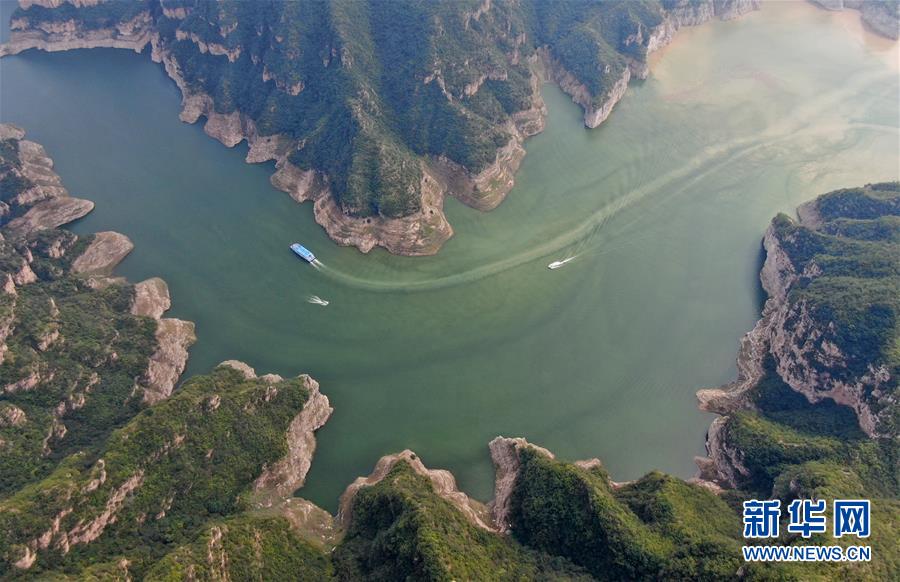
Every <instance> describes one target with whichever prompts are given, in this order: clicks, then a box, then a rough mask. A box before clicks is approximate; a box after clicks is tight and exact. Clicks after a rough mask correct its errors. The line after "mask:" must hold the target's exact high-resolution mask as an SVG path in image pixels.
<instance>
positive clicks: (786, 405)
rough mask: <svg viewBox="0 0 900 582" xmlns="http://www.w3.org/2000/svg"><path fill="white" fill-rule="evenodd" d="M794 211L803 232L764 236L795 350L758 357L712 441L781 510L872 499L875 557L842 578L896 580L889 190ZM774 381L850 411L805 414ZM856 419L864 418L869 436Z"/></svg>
mask: <svg viewBox="0 0 900 582" xmlns="http://www.w3.org/2000/svg"><path fill="white" fill-rule="evenodd" d="M806 208H807V210H806V212H804V213H802V214H803V215H804V218H805V221H804V222H802V223H798V222H795V221H793V220H791V219H790V218H788V217H787V216H784V215H781V216H778V217H776V218H775V220H774V221H773V228H772V234H773V236H774V239H775V240H776V241H777V244H778V247H779V248H780V249H781V250H782V251H783V252H784V253H785V254H786V257H787V259H788V260H789V262H790V268H791V269H792V270H793V272H795V273H796V275H797V276H796V278H795V279H793V280H792V282H791V283H790V286H789V289H788V293H787V297H786V299H785V301H786V305H785V307H784V310H785V313H786V314H787V316H786V317H785V320H784V324H783V327H782V328H779V333H780V334H781V336H782V337H792V334H794V333H796V334H797V335H796V343H791V344H790V345H789V348H788V349H781V348H780V347H776V348H773V349H772V350H770V354H769V355H768V356H767V357H766V360H765V362H764V370H765V374H764V375H763V377H762V379H761V380H760V381H759V382H758V383H757V384H756V386H755V387H754V388H753V389H752V390H751V391H750V393H749V401H748V403H747V406H746V407H744V408H742V409H739V410H736V411H734V412H733V413H731V414H729V415H728V416H727V417H726V423H725V425H724V428H723V432H722V439H723V442H724V446H725V447H726V448H727V449H728V450H730V451H732V452H733V453H734V454H735V458H736V459H738V462H739V463H740V465H741V466H742V468H743V470H744V472H741V471H738V472H737V473H736V475H737V476H738V478H739V480H738V483H737V485H738V486H739V487H740V488H741V489H742V490H745V491H746V492H747V493H746V494H747V495H753V496H756V497H760V496H766V497H768V496H772V495H774V496H776V497H778V498H781V499H782V501H783V503H782V505H783V506H784V505H785V504H786V503H787V502H789V501H790V500H792V499H795V498H797V497H807V498H826V499H833V498H835V497H837V498H849V499H859V498H863V499H872V507H873V509H872V511H873V515H872V523H873V528H875V529H874V530H873V534H872V537H871V538H870V539H869V540H868V541H869V542H870V543H871V544H872V546H873V555H874V556H875V558H873V561H872V562H871V563H870V564H868V565H866V566H865V567H864V566H859V567H858V568H856V569H855V570H853V569H848V570H846V571H845V572H844V573H845V574H850V575H853V576H855V577H867V576H868V577H872V578H875V579H892V578H896V576H897V574H898V572H900V552H898V548H897V545H896V543H895V540H896V539H898V537H900V524H898V523H897V520H896V516H897V514H898V511H900V446H898V439H900V431H898V426H900V423H898V418H900V413H898V410H900V404H898V401H897V394H898V374H900V368H898V363H900V358H898V356H900V277H898V275H900V244H898V243H900V184H898V183H896V182H894V183H887V184H873V185H868V186H866V187H862V188H851V189H845V190H838V191H835V192H831V193H829V194H825V195H823V196H820V197H819V198H818V199H817V200H815V201H814V202H812V203H811V204H809V205H807V207H806ZM796 330H799V331H796ZM776 358H777V361H776ZM786 374H790V377H789V378H790V379H791V380H792V381H793V382H795V383H803V384H804V385H806V384H808V387H806V388H805V392H809V393H810V394H812V395H815V394H816V393H819V392H823V393H825V392H828V391H829V390H833V389H835V387H837V389H838V390H840V391H842V393H843V394H844V396H840V395H839V396H838V397H842V398H845V399H846V400H847V401H853V402H855V406H856V407H858V410H854V409H853V408H850V407H848V406H841V405H839V404H837V403H836V402H835V401H834V400H832V399H831V398H825V399H823V400H821V401H819V402H817V403H815V404H811V403H810V401H809V400H808V398H807V396H805V395H804V394H800V393H798V392H796V391H795V390H794V389H793V388H792V387H791V386H790V385H789V384H788V382H787V380H786V378H787V376H786ZM858 416H859V417H865V418H872V419H874V420H873V422H872V427H871V429H870V430H873V431H875V433H876V434H875V436H876V438H871V436H870V435H867V434H866V433H865V432H864V431H863V430H862V428H861V426H860V423H859V421H858ZM816 539H820V540H825V541H824V542H823V543H831V541H830V538H825V537H822V538H816ZM835 569H836V570H839V568H837V567H835ZM854 572H855V573H854ZM835 575H838V574H837V573H835Z"/></svg>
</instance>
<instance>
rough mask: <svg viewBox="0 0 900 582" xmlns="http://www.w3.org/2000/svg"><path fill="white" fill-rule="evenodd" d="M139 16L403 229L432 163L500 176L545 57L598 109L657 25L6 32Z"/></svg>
mask: <svg viewBox="0 0 900 582" xmlns="http://www.w3.org/2000/svg"><path fill="white" fill-rule="evenodd" d="M707 3H709V2H707ZM144 15H146V16H147V18H148V19H149V20H150V21H151V22H152V27H153V30H155V31H157V32H158V34H159V39H160V44H161V46H162V48H163V50H164V51H165V52H166V53H168V54H169V55H171V57H172V58H173V59H174V61H175V62H176V63H177V64H178V68H179V70H180V73H181V75H182V76H183V77H184V80H185V82H186V84H187V87H188V89H189V91H191V92H192V93H202V94H207V95H210V96H211V97H212V98H213V101H214V106H215V110H216V111H217V112H219V113H231V112H233V111H240V112H241V113H243V114H244V115H245V116H246V118H249V119H251V120H253V122H254V123H255V126H256V128H257V129H258V131H259V133H260V134H262V135H270V134H281V135H284V136H288V137H289V138H291V143H292V147H291V148H290V150H289V152H288V159H289V160H290V161H291V162H292V163H293V164H295V165H297V166H299V167H300V168H303V169H315V170H317V171H320V172H322V173H323V174H324V175H327V177H328V179H329V181H330V187H331V191H332V194H333V195H334V196H335V198H336V200H337V202H338V203H339V205H340V207H341V208H342V209H343V210H344V212H346V213H348V214H350V215H353V216H373V215H381V216H385V217H399V216H406V215H409V214H411V213H414V212H415V211H417V210H418V209H419V208H420V196H421V193H420V183H421V180H422V175H423V174H422V165H421V164H422V161H423V160H424V159H428V158H443V159H447V160H452V161H453V162H455V163H456V164H458V165H460V166H462V167H464V168H465V169H466V170H468V171H469V172H470V173H472V174H477V173H478V172H480V171H481V170H483V169H484V168H485V167H487V166H488V165H490V164H492V163H493V162H494V161H495V158H496V155H497V149H498V148H500V147H501V146H504V145H505V144H506V143H507V142H509V141H510V139H511V138H512V137H513V132H515V130H514V129H513V128H512V127H511V116H512V115H513V114H514V113H516V112H518V111H522V110H525V109H528V108H530V107H531V106H532V84H531V77H532V71H531V67H530V65H529V61H528V57H529V56H530V55H531V54H533V52H534V50H535V49H536V48H537V47H540V46H547V47H549V50H550V51H551V52H552V54H553V55H554V56H555V57H556V58H557V59H558V60H559V62H561V63H562V64H563V66H564V67H565V68H566V69H568V70H569V71H571V72H572V73H573V74H574V75H575V77H576V78H577V79H579V80H580V82H582V83H583V84H584V85H585V87H586V90H587V92H588V93H589V94H590V99H591V100H592V102H593V105H595V106H596V105H599V104H601V103H602V102H604V101H605V100H606V99H607V98H608V92H609V90H610V88H611V87H612V85H613V84H614V83H615V82H616V81H617V80H619V79H620V77H622V73H623V72H624V71H625V69H626V68H627V67H629V66H630V65H631V64H634V63H638V64H641V63H643V62H644V61H645V58H646V50H647V43H648V39H649V36H650V32H651V30H652V29H654V28H655V27H657V26H658V25H659V24H660V23H661V22H662V20H663V17H664V10H663V8H662V6H661V5H660V3H659V2H658V1H656V0H614V1H604V2H596V1H594V0H576V1H574V2H533V1H531V0H526V1H524V2H513V1H508V0H497V1H493V2H487V1H483V0H463V1H459V2H427V1H420V0H390V1H387V2H358V1H355V0H349V1H348V0H334V1H331V2H319V1H317V0H302V1H296V2H280V1H275V0H264V1H257V2H241V1H237V0H225V1H218V2H213V1H210V0H139V1H135V2H104V3H100V4H98V5H93V6H84V7H76V6H74V5H72V4H69V3H63V4H61V5H60V6H58V7H54V8H45V7H43V6H39V5H34V6H30V7H29V8H28V9H19V10H18V11H16V13H15V14H14V16H13V21H14V22H15V23H17V27H19V28H29V27H30V28H35V27H39V26H40V25H41V23H62V22H69V21H71V22H74V23H75V24H76V25H77V26H79V27H80V28H82V29H85V30H94V29H102V28H110V27H112V26H114V25H116V24H120V23H127V22H131V21H135V22H139V21H140V19H141V18H143V17H144Z"/></svg>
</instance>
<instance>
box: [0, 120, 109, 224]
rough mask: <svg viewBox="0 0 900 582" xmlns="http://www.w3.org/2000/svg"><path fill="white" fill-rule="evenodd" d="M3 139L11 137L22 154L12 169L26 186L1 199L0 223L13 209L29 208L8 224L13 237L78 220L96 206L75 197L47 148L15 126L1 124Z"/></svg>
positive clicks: (0, 134)
mask: <svg viewBox="0 0 900 582" xmlns="http://www.w3.org/2000/svg"><path fill="white" fill-rule="evenodd" d="M0 140H3V141H7V140H11V142H12V143H14V144H15V147H16V149H17V154H18V167H16V168H12V169H10V170H9V172H11V173H12V174H13V175H15V176H16V177H17V178H18V179H19V180H21V181H22V182H23V183H24V184H25V187H24V188H23V189H22V191H21V192H19V193H18V194H17V195H15V196H12V197H10V198H9V199H8V200H7V201H6V202H0V224H3V222H5V221H4V220H3V218H4V217H6V216H7V215H9V214H10V213H11V211H12V209H13V208H15V207H17V208H19V209H27V210H26V211H25V212H24V213H23V214H22V215H21V216H18V217H16V218H13V219H12V220H10V221H9V222H8V224H6V225H5V228H6V232H7V234H8V235H10V236H12V237H25V236H27V235H28V234H30V233H33V232H36V231H38V230H45V229H51V228H56V227H59V226H62V225H64V224H68V223H69V222H72V221H74V220H77V219H79V218H81V217H83V216H85V215H86V214H87V213H89V212H90V211H91V210H93V209H94V203H93V202H91V201H89V200H82V199H80V198H73V197H72V196H70V195H69V192H68V190H66V189H65V187H63V185H62V180H61V179H60V177H59V174H57V173H56V172H55V171H54V170H53V160H52V159H50V157H49V156H48V155H47V152H46V151H45V150H44V147H43V146H41V145H40V144H38V143H35V142H33V141H29V140H26V139H25V131H24V130H23V129H21V128H19V127H16V126H15V125H12V124H8V123H4V124H0Z"/></svg>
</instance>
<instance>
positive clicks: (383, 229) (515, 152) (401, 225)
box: [0, 0, 758, 256]
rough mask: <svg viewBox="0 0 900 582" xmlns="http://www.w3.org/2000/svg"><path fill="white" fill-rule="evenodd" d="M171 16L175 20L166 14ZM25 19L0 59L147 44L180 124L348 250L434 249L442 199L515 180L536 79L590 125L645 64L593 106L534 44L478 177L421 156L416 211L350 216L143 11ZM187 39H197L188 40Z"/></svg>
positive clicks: (694, 17)
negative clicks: (183, 60)
mask: <svg viewBox="0 0 900 582" xmlns="http://www.w3.org/2000/svg"><path fill="white" fill-rule="evenodd" d="M757 7H758V0H734V1H733V2H732V3H729V4H728V5H726V6H725V7H724V8H721V9H719V8H716V6H715V5H714V4H713V3H711V2H710V3H708V4H703V5H700V6H699V7H698V8H696V9H687V11H685V10H684V9H680V10H676V11H675V12H672V13H670V14H668V15H667V16H666V18H665V20H664V21H663V22H662V23H661V24H660V26H658V27H657V29H655V30H654V31H653V32H652V33H651V38H650V40H649V46H648V54H652V53H653V52H654V51H656V50H658V49H660V48H662V47H664V46H665V45H666V44H668V43H669V42H670V41H671V40H672V37H673V36H674V34H675V32H677V30H678V28H680V27H682V26H685V25H694V24H702V23H705V22H707V21H708V20H710V19H712V18H713V17H716V16H717V17H719V18H721V19H726V18H733V17H737V16H740V15H742V14H744V13H746V12H747V11H750V10H754V9H756V8H757ZM171 16H172V17H174V18H183V17H184V15H183V14H180V13H176V12H173V13H172V14H171ZM14 24H15V23H14ZM26 25H27V21H25V22H19V23H18V25H17V26H16V28H19V30H13V31H12V34H11V37H10V40H9V41H8V42H7V43H4V44H2V45H0V57H3V56H7V55H15V54H18V53H20V52H22V51H25V50H31V49H37V50H44V51H47V52H56V51H66V50H74V49H82V48H117V49H127V50H134V51H135V52H138V53H143V52H144V51H146V49H147V47H148V45H149V46H150V49H151V50H150V58H151V60H152V61H154V62H156V63H161V64H162V65H163V68H164V70H165V71H166V74H167V75H168V76H169V77H170V78H171V79H172V80H173V81H174V82H175V84H176V86H177V87H178V88H179V90H180V92H181V95H182V111H181V114H180V115H179V118H180V119H181V120H182V121H184V122H185V123H192V124H193V123H197V122H198V121H199V120H200V118H201V117H203V118H205V121H204V126H203V129H204V132H205V133H206V134H207V135H209V136H210V137H213V138H215V139H217V140H218V141H219V142H220V143H222V144H223V145H225V146H226V147H229V148H231V147H234V146H236V145H237V144H238V143H240V142H241V141H245V140H246V142H247V144H248V147H249V151H248V153H247V156H246V158H245V161H246V162H247V163H262V162H267V161H274V162H275V168H276V171H275V173H274V174H273V175H272V176H271V177H270V182H271V184H272V185H273V186H274V187H275V188H277V189H279V190H282V191H284V192H286V193H288V194H289V195H290V196H291V197H292V198H293V199H294V200H296V201H297V202H299V203H302V202H305V201H312V202H313V215H314V218H315V221H316V223H317V224H319V225H320V226H322V227H323V228H324V229H325V231H326V232H327V234H328V235H329V237H330V238H331V239H332V240H334V241H335V242H336V243H338V244H340V245H343V246H353V247H356V248H357V249H359V250H360V251H361V252H363V253H368V252H369V251H371V250H372V249H373V248H374V247H376V246H381V247H383V248H385V249H386V250H387V251H388V252H390V253H392V254H396V255H404V256H422V255H433V254H436V253H437V252H438V251H439V250H440V248H441V247H442V246H443V244H444V242H446V241H447V240H448V239H449V238H450V237H451V236H453V228H452V226H451V225H450V223H449V222H448V221H447V218H446V216H445V214H444V211H443V204H444V200H445V199H446V197H447V196H452V197H454V198H456V199H457V200H459V201H460V202H462V203H463V204H465V205H467V206H470V207H472V208H475V209H477V210H479V211H489V210H492V209H494V208H496V207H497V206H498V205H499V204H500V203H501V202H502V201H503V200H504V199H505V197H506V196H507V195H508V194H509V192H510V190H511V189H512V188H513V186H514V185H515V174H516V172H517V171H518V169H519V167H520V165H521V162H522V160H523V159H524V157H525V155H526V151H525V148H524V143H525V141H526V140H527V139H528V138H529V137H531V136H533V135H536V134H538V133H540V132H541V131H543V129H544V127H545V124H546V117H547V111H546V106H545V105H544V103H543V98H542V95H541V86H542V83H543V82H554V83H556V84H557V85H559V86H560V87H561V88H562V89H563V91H564V92H566V93H567V94H569V95H570V96H571V97H572V99H573V101H575V102H576V103H578V104H579V105H580V106H581V107H582V108H583V109H584V110H585V114H584V115H585V125H587V126H588V127H590V128H595V127H597V126H599V125H600V124H601V123H602V122H603V121H605V120H606V119H607V118H608V117H609V115H610V114H611V113H612V110H613V109H614V107H615V105H616V104H617V103H618V101H620V100H621V99H622V98H623V97H624V95H625V94H626V92H627V89H628V84H629V82H630V80H631V79H632V78H633V77H636V78H639V79H642V78H646V76H647V75H648V73H649V67H648V65H647V64H644V63H637V62H632V63H630V64H629V66H628V67H627V68H626V69H625V70H624V72H623V74H622V77H621V78H620V79H619V80H618V81H617V82H616V84H615V85H614V87H613V90H612V91H611V92H610V93H609V94H608V95H607V96H606V97H605V98H604V100H603V101H602V103H601V104H600V105H599V106H597V107H596V108H595V107H593V106H592V103H591V99H590V98H589V94H588V93H586V91H587V90H586V88H585V87H584V85H583V84H581V83H580V81H578V80H577V79H576V78H575V77H574V76H572V75H571V74H570V73H568V72H567V71H566V70H565V69H564V68H563V67H562V66H561V65H560V64H559V63H558V62H556V61H555V59H553V58H552V57H551V56H550V54H549V51H548V50H547V48H546V47H543V48H539V49H538V50H537V52H536V53H535V54H534V55H532V56H531V57H529V65H530V66H529V68H530V69H531V92H532V95H531V107H529V108H528V109H525V110H522V111H519V112H517V113H514V114H512V115H511V116H510V119H509V120H508V121H507V123H506V125H505V129H506V130H507V132H508V134H509V135H510V139H509V141H508V142H507V144H506V145H505V146H502V147H501V148H499V149H498V150H497V152H496V156H495V159H494V162H493V163H492V164H490V165H488V166H487V167H486V168H484V169H483V170H482V171H480V172H479V173H477V174H472V173H471V172H470V171H468V170H467V169H465V168H463V167H462V166H460V165H458V164H456V163H454V162H452V161H450V160H447V159H445V158H435V157H429V156H424V157H423V158H422V175H423V177H422V182H421V184H420V189H419V192H420V203H421V209H420V210H419V211H418V212H416V213H414V214H412V215H409V216H405V217H402V218H387V217H383V216H375V217H366V218H357V217H353V216H350V215H348V214H346V213H345V212H344V211H343V210H342V209H341V208H340V207H339V206H338V204H337V203H336V202H335V200H334V197H333V196H332V195H331V191H330V188H329V184H328V177H327V176H325V175H323V174H322V173H321V172H318V171H317V170H314V169H308V170H304V169H302V168H298V167H296V166H294V165H293V164H291V163H290V162H289V161H288V159H287V158H288V154H289V152H290V149H291V148H292V146H293V145H294V140H292V139H291V138H288V137H287V136H283V135H278V134H273V135H266V136H263V135H260V134H259V132H258V130H257V128H256V124H255V123H254V121H253V120H252V119H250V118H249V117H248V116H246V115H245V114H243V113H241V112H240V111H237V110H235V111H233V112H231V113H227V114H223V113H218V112H216V110H215V104H214V102H213V99H212V98H211V97H210V96H209V95H206V94H204V93H194V92H191V90H190V89H189V88H188V87H187V85H186V83H185V81H184V79H183V77H182V75H181V73H180V71H179V69H178V65H177V63H176V62H175V60H174V58H172V57H171V55H169V54H168V53H167V52H166V51H165V50H164V49H163V48H162V47H161V45H160V39H159V34H158V32H157V31H156V30H155V29H154V25H153V20H152V17H151V14H150V13H149V12H148V11H145V12H141V13H140V14H138V15H137V16H135V17H134V18H133V19H132V20H130V21H127V22H123V23H119V24H117V25H116V26H114V27H108V28H102V29H96V30H89V31H87V32H85V31H83V30H81V29H79V27H78V26H77V25H76V24H75V22H74V21H67V22H63V23H53V24H52V25H48V24H47V23H41V25H40V26H39V27H37V28H35V29H27V30H21V29H23V28H24V27H25V26H26ZM185 38H190V37H185ZM190 40H191V41H192V42H195V43H199V40H198V39H194V38H190ZM200 45H202V46H200ZM198 46H199V47H200V50H201V52H209V53H210V54H220V55H224V56H226V57H227V58H229V60H232V59H233V57H234V55H233V54H231V53H230V52H228V51H227V50H226V49H225V48H224V47H221V46H219V45H207V44H205V43H199V45H198ZM285 89H286V90H290V89H291V88H289V87H288V88H285Z"/></svg>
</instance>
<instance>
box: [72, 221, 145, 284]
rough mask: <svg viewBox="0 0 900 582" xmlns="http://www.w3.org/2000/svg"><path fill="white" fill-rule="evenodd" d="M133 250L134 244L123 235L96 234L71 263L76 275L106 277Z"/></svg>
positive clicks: (111, 233)
mask: <svg viewBox="0 0 900 582" xmlns="http://www.w3.org/2000/svg"><path fill="white" fill-rule="evenodd" d="M133 249H134V243H132V242H131V239H129V238H128V237H127V236H125V235H124V234H120V233H118V232H112V231H106V232H98V233H96V234H95V235H94V238H93V240H91V243H90V244H89V245H88V247H87V248H86V249H85V250H84V252H83V253H81V254H80V255H78V258H77V259H75V260H74V261H73V262H72V267H71V270H72V272H73V273H75V274H76V275H108V274H110V273H112V271H113V269H115V268H116V266H117V265H118V264H119V263H121V262H122V259H124V258H125V257H126V256H128V253H130V252H131V251H132V250H133Z"/></svg>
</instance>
